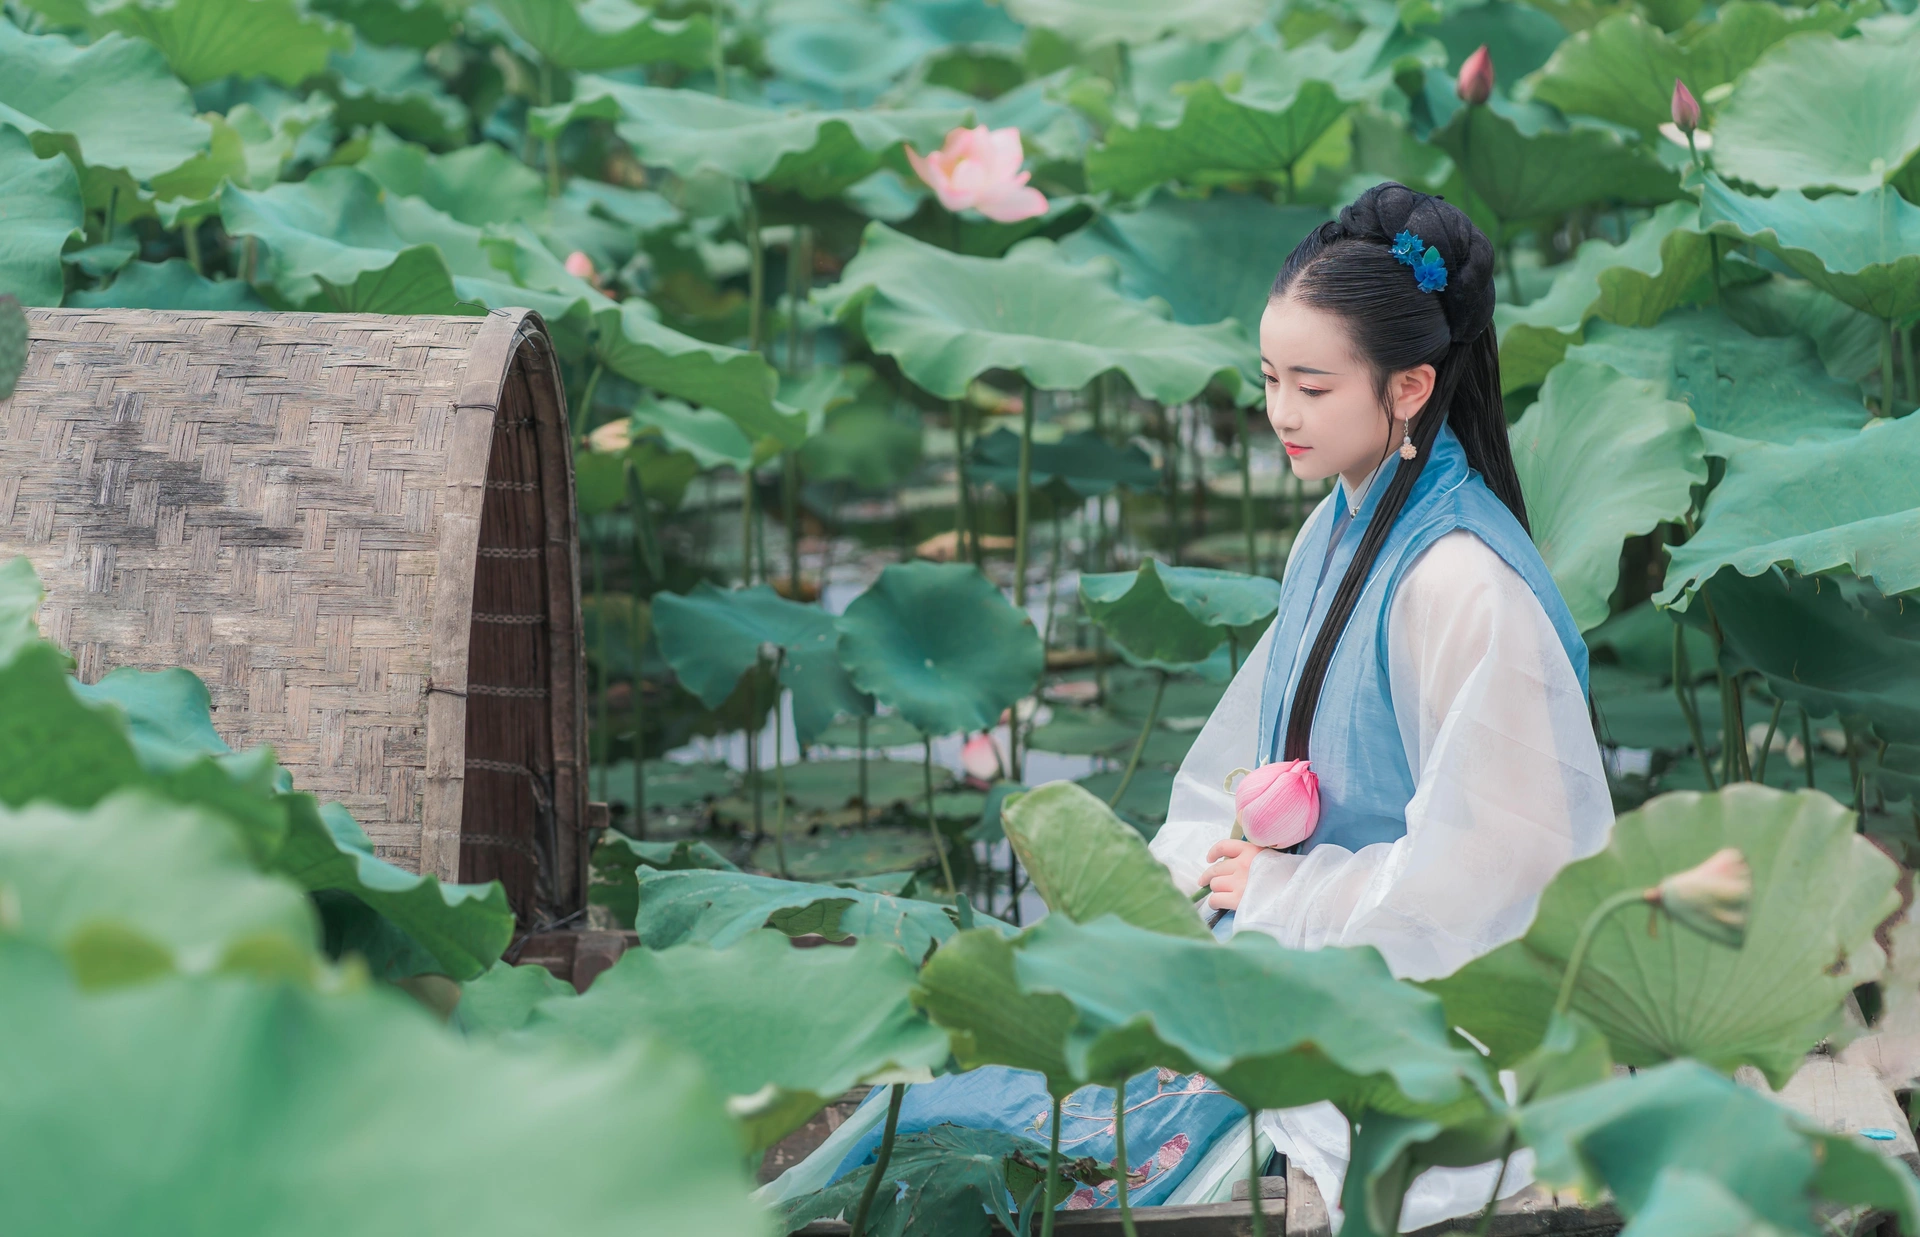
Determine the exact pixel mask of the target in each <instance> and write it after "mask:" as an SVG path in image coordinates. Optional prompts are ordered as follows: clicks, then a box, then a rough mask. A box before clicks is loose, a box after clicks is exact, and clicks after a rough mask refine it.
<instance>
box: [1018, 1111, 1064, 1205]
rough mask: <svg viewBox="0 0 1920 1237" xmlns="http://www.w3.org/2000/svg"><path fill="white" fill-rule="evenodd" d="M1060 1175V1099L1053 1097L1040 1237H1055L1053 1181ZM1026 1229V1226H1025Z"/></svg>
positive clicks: (1043, 1186) (1043, 1185) (1042, 1189)
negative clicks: (1051, 1126)
mask: <svg viewBox="0 0 1920 1237" xmlns="http://www.w3.org/2000/svg"><path fill="white" fill-rule="evenodd" d="M1059 1175H1060V1097H1059V1096H1057V1095H1056V1096H1054V1097H1053V1129H1052V1132H1051V1133H1050V1134H1049V1135H1048V1136H1047V1179H1046V1181H1045V1182H1044V1183H1043V1184H1042V1186H1041V1195H1042V1197H1043V1198H1044V1199H1045V1202H1043V1203H1042V1204H1041V1211H1040V1237H1053V1207H1054V1199H1053V1180H1054V1178H1055V1177H1057V1176H1059ZM1023 1227H1024V1226H1023Z"/></svg>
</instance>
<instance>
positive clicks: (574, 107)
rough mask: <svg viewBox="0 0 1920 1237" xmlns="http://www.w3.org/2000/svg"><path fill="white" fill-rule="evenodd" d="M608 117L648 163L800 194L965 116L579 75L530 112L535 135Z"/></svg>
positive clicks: (858, 173)
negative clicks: (782, 102)
mask: <svg viewBox="0 0 1920 1237" xmlns="http://www.w3.org/2000/svg"><path fill="white" fill-rule="evenodd" d="M586 117H597V118H599V119H603V120H612V121H614V122H615V125H614V128H615V130H616V132H618V133H619V135H620V137H621V138H622V139H623V140H625V141H626V142H627V143H628V144H629V145H631V146H632V147H633V149H634V153H635V154H636V155H638V156H639V157H640V159H641V160H642V161H643V162H645V163H647V164H649V165H658V166H661V167H666V168H670V169H672V170H673V171H674V172H676V173H678V174H679V175H681V176H694V175H696V174H698V173H701V172H718V173H720V174H722V175H725V176H731V177H733V178H735V179H736V180H744V181H747V182H749V183H751V184H755V185H762V186H765V187H766V188H768V189H784V190H791V191H793V192H796V193H800V194H802V195H804V196H806V197H809V198H830V197H837V196H838V195H839V194H841V193H842V192H844V191H845V190H846V189H848V188H849V187H851V186H852V185H853V184H855V183H856V182H858V181H861V180H864V179H865V178H866V177H868V176H870V175H872V174H873V173H874V172H875V171H877V170H879V168H880V167H881V166H882V165H883V163H886V162H887V156H888V154H889V152H891V151H894V150H896V149H897V148H898V147H899V146H900V145H901V144H902V143H906V144H908V145H911V146H913V147H915V148H916V149H918V150H922V151H929V150H934V149H937V148H938V147H939V146H940V143H941V142H942V141H944V140H945V139H946V136H947V134H948V132H949V131H951V130H952V129H954V128H955V127H956V126H958V125H961V124H964V123H965V122H966V120H967V113H966V112H964V111H947V110H938V111H932V110H912V111H907V110H896V111H889V110H884V109H875V110H864V111H852V110H849V111H832V112H822V111H777V110H775V109H773V108H768V107H760V106H757V105H755V104H751V103H742V102H738V101H735V100H730V99H722V98H719V97H717V96H714V95H708V94H701V93H699V92H697V91H692V90H667V89H663V88H661V87H657V86H631V85H628V84H626V83H625V82H616V81H612V80H610V79H607V78H599V77H587V78H582V79H581V80H580V81H579V82H577V83H575V85H574V92H573V101H572V102H571V103H565V104H560V105H558V106H555V107H550V108H542V109H539V110H537V111H535V112H533V113H532V115H531V116H530V118H529V127H530V128H531V129H532V130H533V131H534V132H535V133H536V134H551V133H557V132H559V131H560V130H561V129H563V128H565V127H566V125H567V123H568V122H569V121H572V120H576V119H582V118H586Z"/></svg>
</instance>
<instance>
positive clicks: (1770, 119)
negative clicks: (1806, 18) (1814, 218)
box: [1713, 34, 1920, 192]
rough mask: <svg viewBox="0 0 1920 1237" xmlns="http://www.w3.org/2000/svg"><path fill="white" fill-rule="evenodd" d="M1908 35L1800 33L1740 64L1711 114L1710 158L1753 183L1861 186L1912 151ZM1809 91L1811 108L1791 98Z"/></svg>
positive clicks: (1916, 103)
mask: <svg viewBox="0 0 1920 1237" xmlns="http://www.w3.org/2000/svg"><path fill="white" fill-rule="evenodd" d="M1913 53H1914V47H1913V44H1912V43H1911V42H1896V41H1882V40H1879V39H1872V38H1850V39H1841V38H1838V37H1836V36H1835V35H1833V34H1807V35H1803V36H1801V37H1799V38H1795V39H1791V40H1789V41H1787V42H1785V43H1782V44H1780V45H1779V46H1778V47H1775V48H1774V49H1773V50H1772V51H1770V52H1768V53H1767V54H1766V55H1765V56H1763V57H1761V58H1760V61H1759V62H1758V63H1757V64H1755V65H1754V66H1753V68H1752V69H1750V70H1748V71H1747V74H1746V75H1745V76H1744V77H1742V78H1741V79H1740V81H1739V83H1738V84H1737V85H1736V86H1735V87H1734V88H1733V93H1732V94H1731V95H1729V96H1727V99H1726V101H1725V102H1724V103H1722V104H1721V105H1720V107H1719V109H1718V115H1717V116H1716V117H1715V119H1714V122H1713V166H1714V168H1715V169H1716V170H1717V171H1718V172H1719V173H1720V174H1721V175H1722V176H1727V177H1731V178H1733V179H1735V180H1739V181H1744V182H1746V183H1747V184H1750V185H1757V186H1759V187H1761V188H1763V189H1848V190H1853V191H1856V192H1864V191H1866V190H1870V189H1878V188H1880V187H1881V186H1882V185H1884V184H1886V183H1887V182H1888V181H1891V180H1893V179H1894V178H1895V177H1896V176H1897V175H1898V174H1899V172H1900V170H1901V169H1902V168H1903V167H1904V166H1906V164H1907V162H1908V161H1909V160H1910V159H1912V158H1913V156H1914V154H1915V153H1916V152H1920V98H1915V96H1914V92H1913V91H1912V90H1911V89H1910V88H1909V85H1910V81H1911V77H1912V69H1913ZM1808 99H1818V100H1819V101H1820V105H1819V106H1818V107H1815V108H1806V107H1802V106H1799V104H1801V103H1802V102H1804V101H1805V100H1808Z"/></svg>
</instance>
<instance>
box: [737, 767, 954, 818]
mask: <svg viewBox="0 0 1920 1237" xmlns="http://www.w3.org/2000/svg"><path fill="white" fill-rule="evenodd" d="M866 764H867V803H868V805H869V806H871V807H884V806H886V805H888V804H892V803H906V804H910V805H914V806H918V805H919V804H920V801H921V799H922V797H923V796H924V794H925V792H926V770H925V769H924V768H923V767H922V766H921V762H920V761H918V760H884V759H880V758H878V757H876V758H874V759H871V760H868V761H867V762H866ZM781 777H782V779H783V780H785V782H786V784H787V798H788V799H790V800H792V801H793V802H794V804H795V805H796V806H798V807H801V808H804V809H807V810H809V811H831V810H833V809H835V808H842V807H845V806H847V804H849V803H851V802H853V800H854V799H855V798H857V797H858V796H859V794H860V762H859V761H857V760H807V761H802V762H801V763H799V764H797V765H788V766H787V767H786V769H785V771H783V772H782V774H781ZM762 778H763V780H764V781H765V782H766V783H767V789H768V790H772V788H773V787H772V781H773V779H772V777H771V776H770V775H767V774H762ZM952 782H953V774H952V773H950V772H948V771H947V770H946V769H944V768H941V767H939V766H937V765H936V766H935V767H934V769H933V789H934V793H936V794H938V793H939V792H941V791H943V790H945V789H946V788H947V787H948V786H949V785H950V784H951V783H952Z"/></svg>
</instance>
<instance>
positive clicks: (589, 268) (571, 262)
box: [567, 249, 598, 283]
mask: <svg viewBox="0 0 1920 1237" xmlns="http://www.w3.org/2000/svg"><path fill="white" fill-rule="evenodd" d="M567 274H569V275H571V276H573V277H574V278H575V279H584V280H586V281H587V282H588V283H595V282H598V272H596V271H595V270H594V269H593V259H592V258H589V257H588V256H587V255H586V254H584V253H581V252H580V251H579V250H578V249H576V250H574V251H573V252H572V253H570V254H568V255H567Z"/></svg>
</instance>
